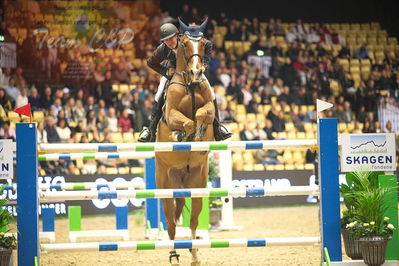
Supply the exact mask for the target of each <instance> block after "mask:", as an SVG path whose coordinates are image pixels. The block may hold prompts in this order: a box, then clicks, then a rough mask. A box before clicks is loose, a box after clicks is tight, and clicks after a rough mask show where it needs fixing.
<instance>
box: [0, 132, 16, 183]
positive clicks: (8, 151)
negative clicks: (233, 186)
mask: <svg viewBox="0 0 399 266" xmlns="http://www.w3.org/2000/svg"><path fill="white" fill-rule="evenodd" d="M12 146H13V143H12V139H5V140H0V179H8V178H13V176H14V167H13V166H14V162H13V151H12Z"/></svg>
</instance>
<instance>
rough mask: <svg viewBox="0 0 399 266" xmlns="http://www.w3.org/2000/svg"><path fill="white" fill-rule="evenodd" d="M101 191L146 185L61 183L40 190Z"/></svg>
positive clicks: (40, 187) (140, 187)
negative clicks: (103, 189)
mask: <svg viewBox="0 0 399 266" xmlns="http://www.w3.org/2000/svg"><path fill="white" fill-rule="evenodd" d="M93 188H95V189H98V190H99V189H101V188H116V189H123V188H134V189H144V188H145V187H144V185H138V184H136V183H133V182H129V181H128V182H126V183H114V182H108V183H96V182H70V183H60V184H47V183H46V184H39V189H40V190H48V189H56V190H88V189H93ZM5 189H7V190H14V191H15V190H17V184H15V183H14V184H12V185H8V186H6V187H5Z"/></svg>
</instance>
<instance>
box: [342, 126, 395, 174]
mask: <svg viewBox="0 0 399 266" xmlns="http://www.w3.org/2000/svg"><path fill="white" fill-rule="evenodd" d="M360 169H362V170H370V171H386V172H393V171H395V170H396V145H395V134H394V133H388V134H342V135H341V171H342V172H351V171H356V170H360Z"/></svg>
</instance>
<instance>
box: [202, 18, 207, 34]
mask: <svg viewBox="0 0 399 266" xmlns="http://www.w3.org/2000/svg"><path fill="white" fill-rule="evenodd" d="M207 23H208V18H206V19H205V20H204V22H202V24H201V26H200V32H202V33H204V32H205V27H206V24H207Z"/></svg>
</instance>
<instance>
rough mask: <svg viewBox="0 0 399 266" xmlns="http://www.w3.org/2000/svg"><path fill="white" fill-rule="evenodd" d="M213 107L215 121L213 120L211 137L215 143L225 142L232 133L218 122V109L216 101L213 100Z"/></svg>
mask: <svg viewBox="0 0 399 266" xmlns="http://www.w3.org/2000/svg"><path fill="white" fill-rule="evenodd" d="M213 105H214V106H215V119H214V120H213V135H214V136H215V140H216V141H220V140H225V139H228V138H230V137H231V135H232V133H231V132H230V131H229V130H228V129H227V128H226V127H225V126H223V125H222V124H220V122H219V109H218V105H217V103H216V100H213Z"/></svg>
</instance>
